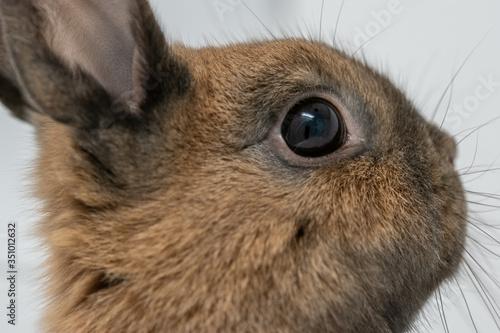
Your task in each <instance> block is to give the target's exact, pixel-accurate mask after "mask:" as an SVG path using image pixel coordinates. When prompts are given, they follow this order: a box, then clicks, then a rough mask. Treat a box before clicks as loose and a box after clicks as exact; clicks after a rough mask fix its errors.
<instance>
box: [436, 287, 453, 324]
mask: <svg viewBox="0 0 500 333" xmlns="http://www.w3.org/2000/svg"><path fill="white" fill-rule="evenodd" d="M437 292H438V295H439V304H441V311H443V317H442V322H443V324H444V327H445V332H446V333H450V329H449V327H448V321H447V320H446V312H445V310H444V304H443V297H442V296H441V287H439V288H438V290H437Z"/></svg>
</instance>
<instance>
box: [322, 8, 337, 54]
mask: <svg viewBox="0 0 500 333" xmlns="http://www.w3.org/2000/svg"><path fill="white" fill-rule="evenodd" d="M324 7H325V0H322V1H321V15H320V17H319V40H320V41H321V39H322V31H323V10H324ZM334 43H335V40H334ZM334 46H335V45H334Z"/></svg>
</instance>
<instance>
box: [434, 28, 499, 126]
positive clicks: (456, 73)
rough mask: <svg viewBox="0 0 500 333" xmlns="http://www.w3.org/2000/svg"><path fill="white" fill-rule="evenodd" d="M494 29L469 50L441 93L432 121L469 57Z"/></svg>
mask: <svg viewBox="0 0 500 333" xmlns="http://www.w3.org/2000/svg"><path fill="white" fill-rule="evenodd" d="M492 30H493V28H491V29H490V30H489V31H488V32H487V33H486V34H485V35H484V36H483V38H481V39H480V40H479V42H478V43H477V44H476V45H475V46H474V48H473V49H472V50H471V52H469V54H468V55H467V57H465V59H464V60H463V62H462V64H461V65H460V67H459V68H458V70H457V71H456V72H455V74H454V75H453V77H452V78H451V81H450V82H449V83H448V85H447V86H446V89H445V90H444V92H443V94H442V95H441V98H440V99H439V101H438V104H437V106H436V108H435V109H434V112H433V114H432V118H431V121H434V118H436V114H437V112H438V110H439V107H440V106H441V103H442V102H443V100H444V98H445V96H446V94H447V93H448V90H450V88H451V86H452V85H453V82H455V80H456V78H457V77H458V75H459V74H460V73H461V72H462V69H463V68H464V67H465V65H466V64H467V62H468V61H469V59H470V58H471V57H472V55H473V54H474V53H475V52H476V50H477V49H478V48H479V46H480V45H481V44H482V43H483V41H484V40H485V39H486V37H488V36H489V34H490V32H491V31H492Z"/></svg>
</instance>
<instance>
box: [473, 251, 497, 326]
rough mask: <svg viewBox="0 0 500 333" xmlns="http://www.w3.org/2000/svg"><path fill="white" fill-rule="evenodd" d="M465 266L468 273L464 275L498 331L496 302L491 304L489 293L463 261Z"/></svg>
mask: <svg viewBox="0 0 500 333" xmlns="http://www.w3.org/2000/svg"><path fill="white" fill-rule="evenodd" d="M469 255H470V254H469ZM465 265H466V266H467V267H468V271H467V270H466V273H467V275H468V276H469V279H470V280H471V282H472V284H473V286H474V288H475V289H476V291H477V292H478V294H479V296H480V297H481V299H482V300H483V303H484V305H485V306H486V308H487V309H488V312H489V313H490V315H491V318H492V319H493V321H494V322H495V325H496V327H497V328H498V330H499V331H500V326H499V324H498V322H497V318H500V316H499V315H498V312H497V310H496V308H498V304H496V302H494V301H493V302H492V301H491V299H490V297H489V296H488V294H489V293H488V292H487V291H486V290H485V289H484V287H483V283H482V282H481V279H480V278H479V276H477V274H476V273H475V272H474V270H473V269H472V267H471V266H470V265H469V263H468V262H466V261H465ZM471 274H472V276H471ZM473 277H474V278H473ZM476 282H477V283H476ZM485 298H486V299H485ZM495 305H496V308H495ZM495 315H496V316H495Z"/></svg>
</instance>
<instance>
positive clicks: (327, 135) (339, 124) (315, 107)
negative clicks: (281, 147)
mask: <svg viewBox="0 0 500 333" xmlns="http://www.w3.org/2000/svg"><path fill="white" fill-rule="evenodd" d="M346 133H347V131H346V127H345V124H344V121H343V119H342V117H341V116H340V112H339V110H338V109H337V108H336V107H335V106H333V105H332V104H331V103H329V102H327V101H325V100H323V99H319V98H311V99H306V100H303V101H301V102H299V103H298V104H296V105H295V106H294V107H293V108H292V109H291V110H290V111H289V112H288V114H287V115H286V116H285V119H284V120H283V123H282V125H281V136H282V137H283V139H284V140H285V142H286V144H287V145H288V147H289V148H290V149H291V150H292V151H293V152H294V153H295V154H297V155H300V156H303V157H321V156H325V155H328V154H330V153H333V152H334V151H336V150H337V149H339V148H340V147H342V145H343V144H344V142H345V140H346Z"/></svg>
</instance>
